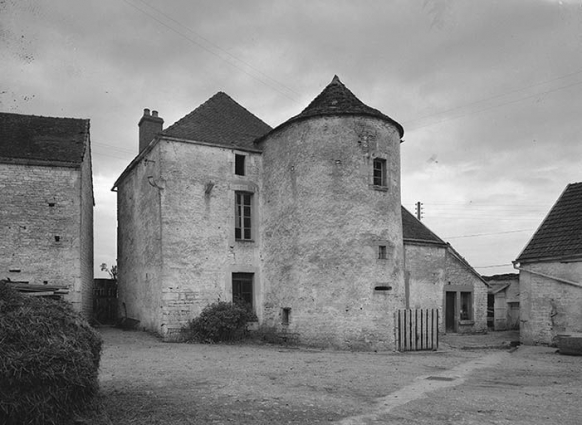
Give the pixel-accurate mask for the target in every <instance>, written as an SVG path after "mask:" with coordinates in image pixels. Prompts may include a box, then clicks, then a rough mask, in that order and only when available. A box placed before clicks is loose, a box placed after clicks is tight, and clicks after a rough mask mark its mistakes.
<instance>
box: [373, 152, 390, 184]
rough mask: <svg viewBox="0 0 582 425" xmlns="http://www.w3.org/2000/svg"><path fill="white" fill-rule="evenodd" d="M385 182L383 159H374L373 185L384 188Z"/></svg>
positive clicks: (384, 161) (384, 163)
mask: <svg viewBox="0 0 582 425" xmlns="http://www.w3.org/2000/svg"><path fill="white" fill-rule="evenodd" d="M386 182H387V179H386V160H385V159H383V158H375V159H374V175H373V185H374V186H380V187H384V186H386Z"/></svg>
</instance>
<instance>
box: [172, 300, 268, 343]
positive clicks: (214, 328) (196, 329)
mask: <svg viewBox="0 0 582 425" xmlns="http://www.w3.org/2000/svg"><path fill="white" fill-rule="evenodd" d="M256 320H257V316H256V315H255V313H253V311H252V310H251V308H250V307H249V306H248V305H246V304H243V303H229V302H224V301H218V302H215V303H213V304H210V305H208V306H206V307H205V308H204V310H202V313H201V314H200V316H198V317H196V318H195V319H192V320H191V321H189V322H188V324H187V325H186V326H185V327H184V328H183V329H182V334H183V336H184V339H185V340H186V341H187V342H192V341H195V342H203V343H213V342H221V341H237V340H240V339H242V338H244V336H245V335H246V327H247V323H248V322H254V321H256Z"/></svg>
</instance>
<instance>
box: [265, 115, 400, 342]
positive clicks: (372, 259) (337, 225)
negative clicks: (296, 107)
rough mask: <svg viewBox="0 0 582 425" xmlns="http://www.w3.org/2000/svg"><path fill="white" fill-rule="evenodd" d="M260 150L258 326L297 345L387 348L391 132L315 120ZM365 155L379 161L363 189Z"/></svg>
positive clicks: (393, 209) (393, 224) (394, 218)
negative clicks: (381, 171)
mask: <svg viewBox="0 0 582 425" xmlns="http://www.w3.org/2000/svg"><path fill="white" fill-rule="evenodd" d="M262 145H263V146H262V147H263V164H264V168H263V191H262V195H261V201H262V206H263V210H262V215H261V240H262V250H261V258H262V269H263V275H262V279H263V285H264V293H265V300H264V312H263V325H264V326H270V327H274V328H276V329H279V330H281V331H286V332H291V333H294V334H297V335H298V336H299V339H300V341H301V342H302V343H304V344H311V345H318V346H337V347H341V348H358V349H390V348H392V347H393V342H394V341H393V339H394V335H393V315H394V311H395V309H396V308H401V307H403V306H404V274H403V246H402V219H401V215H400V213H401V205H400V138H399V134H398V132H397V131H396V129H395V128H394V127H393V126H391V125H390V124H388V123H386V122H384V121H381V120H378V119H373V118H362V117H318V118H311V119H309V120H303V121H299V122H296V123H292V124H289V125H287V126H286V127H284V128H283V129H281V130H279V131H278V132H275V133H274V134H272V135H271V136H270V137H269V138H268V139H267V140H266V141H265V142H264V143H263V144H262ZM374 158H382V159H384V160H385V161H386V168H387V179H386V186H385V187H374V186H373V180H372V170H373V160H374ZM379 246H385V247H386V258H385V259H379V258H378V257H379V255H378V250H379ZM376 288H378V289H376ZM284 316H285V317H284ZM287 318H288V319H289V320H288V324H282V321H283V319H287Z"/></svg>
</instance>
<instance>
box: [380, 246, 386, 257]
mask: <svg viewBox="0 0 582 425" xmlns="http://www.w3.org/2000/svg"><path fill="white" fill-rule="evenodd" d="M378 259H379V260H385V259H386V245H380V246H378Z"/></svg>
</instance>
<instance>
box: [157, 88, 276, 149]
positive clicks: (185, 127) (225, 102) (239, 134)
mask: <svg viewBox="0 0 582 425" xmlns="http://www.w3.org/2000/svg"><path fill="white" fill-rule="evenodd" d="M269 131H271V127H270V126H269V125H267V124H265V123H264V122H263V121H262V120H260V119H259V118H257V117H256V116H255V115H253V114H252V113H250V112H249V111H248V110H246V109H245V108H243V107H242V106H241V105H239V104H238V103H237V102H235V101H234V100H233V99H232V98H231V97H230V96H228V95H227V94H226V93H223V92H218V93H216V94H215V95H214V96H212V97H211V98H210V99H208V100H207V101H206V102H204V103H203V104H202V105H200V106H199V107H198V108H196V109H195V110H193V111H192V112H190V113H189V114H188V115H186V116H185V117H184V118H182V119H180V120H179V121H177V122H176V123H175V124H173V125H171V126H170V127H168V128H167V129H165V130H164V131H163V132H162V135H163V136H168V137H175V138H178V139H186V140H193V141H198V142H207V143H214V144H218V145H223V146H233V147H242V148H252V149H256V147H255V146H254V145H253V140H255V139H257V138H258V137H261V136H262V135H264V134H266V133H268V132H269Z"/></svg>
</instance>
